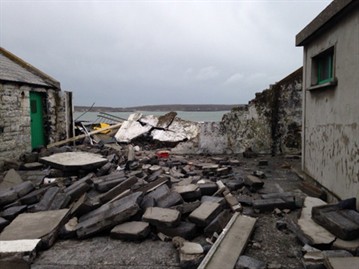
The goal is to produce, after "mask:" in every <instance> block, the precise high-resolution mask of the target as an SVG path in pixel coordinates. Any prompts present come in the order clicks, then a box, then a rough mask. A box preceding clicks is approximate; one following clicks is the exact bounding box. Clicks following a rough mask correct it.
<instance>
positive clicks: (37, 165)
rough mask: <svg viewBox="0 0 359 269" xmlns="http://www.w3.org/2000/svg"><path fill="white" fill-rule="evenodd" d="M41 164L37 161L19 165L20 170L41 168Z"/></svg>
mask: <svg viewBox="0 0 359 269" xmlns="http://www.w3.org/2000/svg"><path fill="white" fill-rule="evenodd" d="M43 166H44V165H43V164H42V163H39V162H32V163H24V164H23V165H21V169H22V170H40V169H42V168H43Z"/></svg>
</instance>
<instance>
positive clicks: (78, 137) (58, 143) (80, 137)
mask: <svg viewBox="0 0 359 269" xmlns="http://www.w3.org/2000/svg"><path fill="white" fill-rule="evenodd" d="M121 125H122V123H118V124H114V125H111V126H108V127H105V128H101V129H98V130H95V131H92V132H90V133H88V135H94V134H98V133H101V132H102V131H106V130H111V129H116V128H120V127H121ZM88 135H86V134H82V135H78V136H75V137H71V138H68V139H65V140H62V141H58V142H55V143H52V144H49V145H47V148H53V147H58V146H62V145H64V144H67V143H69V142H74V141H76V140H79V139H82V138H85V137H87V136H88Z"/></svg>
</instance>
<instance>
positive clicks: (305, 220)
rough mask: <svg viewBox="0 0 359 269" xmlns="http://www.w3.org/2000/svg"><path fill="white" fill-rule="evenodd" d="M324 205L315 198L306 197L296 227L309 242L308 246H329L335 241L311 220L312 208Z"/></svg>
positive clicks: (333, 237)
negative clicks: (297, 226)
mask: <svg viewBox="0 0 359 269" xmlns="http://www.w3.org/2000/svg"><path fill="white" fill-rule="evenodd" d="M325 204H326V203H325V202H324V201H323V200H321V199H319V198H315V197H306V198H305V200H304V206H303V208H302V212H301V215H300V218H299V219H298V225H299V227H300V229H301V230H302V232H303V233H304V234H305V236H306V237H307V238H308V239H309V240H310V245H314V246H315V245H330V244H331V243H332V242H333V241H334V240H335V235H333V234H331V233H330V232H329V231H328V230H326V229H325V228H323V227H322V226H320V225H319V224H317V223H315V222H314V220H313V219H312V207H313V206H320V205H325Z"/></svg>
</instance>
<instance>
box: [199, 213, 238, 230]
mask: <svg viewBox="0 0 359 269" xmlns="http://www.w3.org/2000/svg"><path fill="white" fill-rule="evenodd" d="M231 217H232V214H231V213H230V212H229V210H224V211H222V212H220V213H219V214H218V215H217V216H216V217H215V218H214V219H213V220H212V221H211V222H210V223H209V224H208V225H207V226H206V227H205V228H204V234H205V235H206V236H212V235H213V233H215V232H216V233H217V234H220V233H221V232H222V230H223V229H224V228H225V227H226V225H227V223H228V222H229V220H230V219H231Z"/></svg>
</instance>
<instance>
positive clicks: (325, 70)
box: [317, 52, 333, 85]
mask: <svg viewBox="0 0 359 269" xmlns="http://www.w3.org/2000/svg"><path fill="white" fill-rule="evenodd" d="M317 78H318V79H317V84H318V85H320V84H324V83H327V82H329V81H332V80H333V53H332V52H331V53H325V54H324V55H320V56H318V59H317Z"/></svg>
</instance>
